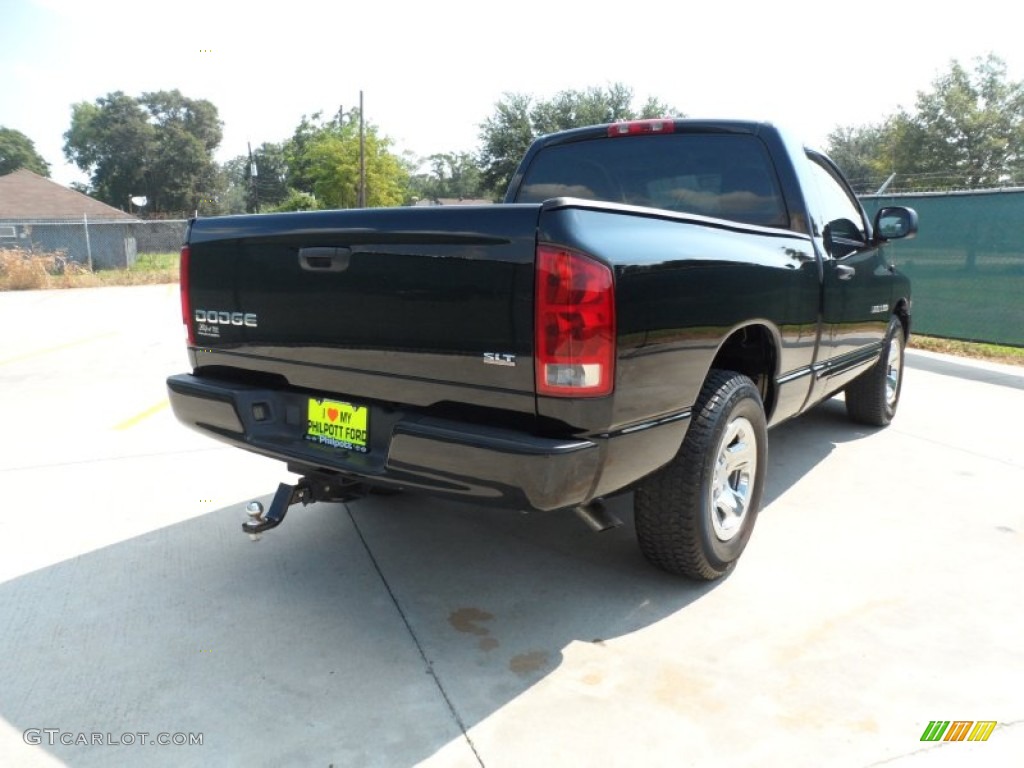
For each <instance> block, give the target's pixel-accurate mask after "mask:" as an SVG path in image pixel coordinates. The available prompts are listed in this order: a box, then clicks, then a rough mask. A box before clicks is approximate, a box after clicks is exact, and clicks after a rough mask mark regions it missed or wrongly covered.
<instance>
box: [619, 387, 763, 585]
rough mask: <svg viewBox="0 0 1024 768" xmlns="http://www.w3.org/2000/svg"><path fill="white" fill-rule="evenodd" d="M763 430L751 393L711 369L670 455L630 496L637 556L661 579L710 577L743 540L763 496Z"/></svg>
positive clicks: (727, 565) (727, 566) (725, 567)
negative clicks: (673, 454) (668, 576)
mask: <svg viewBox="0 0 1024 768" xmlns="http://www.w3.org/2000/svg"><path fill="white" fill-rule="evenodd" d="M766 444H767V427H766V423H765V416H764V407H763V406H762V404H761V397H760V395H759V394H758V391H757V387H755V386H754V382H752V381H751V380H750V379H749V378H747V377H746V376H743V375H742V374H739V373H736V372H734V371H723V370H713V371H712V372H711V373H710V374H709V375H708V378H707V380H706V381H705V382H704V386H703V388H702V389H701V392H700V396H699V397H698V399H697V404H696V406H695V407H694V412H693V416H692V418H691V423H690V428H689V430H688V431H687V433H686V438H685V439H684V440H683V444H682V446H681V447H680V449H679V453H678V454H676V457H675V458H674V459H673V460H672V461H671V462H670V463H669V464H668V465H666V466H665V467H663V468H662V469H660V470H659V471H658V472H656V473H654V474H653V475H651V476H650V477H648V478H646V479H645V480H643V481H642V482H641V484H640V485H639V486H638V487H637V489H636V493H635V494H634V502H633V505H634V515H635V518H636V532H637V540H638V542H639V544H640V550H641V551H642V552H643V554H644V556H645V557H646V558H647V559H648V560H649V561H650V562H651V563H653V564H654V565H656V566H657V567H659V568H661V569H662V570H665V571H668V572H669V573H674V574H680V575H683V576H688V577H690V578H692V579H702V580H711V579H717V578H719V577H720V576H722V575H724V574H725V573H727V572H728V571H729V570H731V569H732V567H733V565H734V564H735V563H736V561H737V560H738V559H739V556H740V554H742V552H743V549H744V548H745V547H746V545H747V541H748V540H749V539H750V534H751V532H752V531H753V528H754V520H755V519H756V517H757V513H758V510H759V509H760V506H761V496H762V493H763V490H764V477H765V462H766V451H765V449H766Z"/></svg>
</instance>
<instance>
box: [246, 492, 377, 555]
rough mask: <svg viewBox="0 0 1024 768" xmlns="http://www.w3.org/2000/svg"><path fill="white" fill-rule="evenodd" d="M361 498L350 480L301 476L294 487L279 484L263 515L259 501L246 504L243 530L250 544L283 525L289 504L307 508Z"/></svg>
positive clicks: (360, 493) (361, 493) (360, 494)
mask: <svg viewBox="0 0 1024 768" xmlns="http://www.w3.org/2000/svg"><path fill="white" fill-rule="evenodd" d="M362 495H363V492H362V489H361V487H360V485H359V483H355V482H351V481H347V482H344V481H341V482H339V481H337V480H333V479H330V480H322V479H318V478H310V477H303V478H302V479H301V480H299V482H297V483H296V484H295V485H288V483H280V484H279V485H278V486H277V491H276V492H275V493H274V499H273V501H271V502H270V508H269V509H268V510H267V511H266V513H264V511H263V505H262V504H261V503H260V502H258V501H250V502H249V503H248V504H246V505H245V513H246V514H247V515H249V519H248V520H246V521H245V522H244V523H242V530H243V531H245V532H246V533H248V534H249V538H250V539H252V540H253V541H259V538H260V534H261V533H263V532H264V531H269V530H270V529H271V528H277V526H279V525H280V524H281V523H282V522H284V517H285V515H287V514H288V507H290V506H292V504H298V503H299V502H302V506H306V505H307V504H312V503H313V502H314V501H351V500H352V499H357V498H359V497H360V496H362Z"/></svg>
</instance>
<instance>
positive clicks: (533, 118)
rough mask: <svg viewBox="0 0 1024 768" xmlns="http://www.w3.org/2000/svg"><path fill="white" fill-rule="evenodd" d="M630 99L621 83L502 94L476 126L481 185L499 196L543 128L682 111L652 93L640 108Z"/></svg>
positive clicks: (559, 128) (549, 129) (629, 90)
mask: <svg viewBox="0 0 1024 768" xmlns="http://www.w3.org/2000/svg"><path fill="white" fill-rule="evenodd" d="M632 103H633V89H632V88H630V87H628V86H626V85H624V84H623V83H613V84H612V85H610V86H608V87H607V88H598V87H590V88H587V89H586V90H583V91H576V90H568V91H561V92H559V93H556V94H555V95H554V96H553V97H552V98H550V99H547V100H539V101H536V102H535V101H534V100H533V97H531V96H529V95H527V94H523V93H507V94H505V96H504V97H503V98H502V99H501V100H500V101H499V102H498V103H497V104H495V111H494V114H493V115H491V116H490V117H488V118H487V119H486V120H485V121H484V123H483V125H482V126H481V131H480V141H481V144H482V145H483V149H482V151H481V153H480V166H481V168H482V181H483V184H484V187H485V188H486V189H488V190H490V191H491V193H492V194H493V195H494V196H495V197H501V196H502V195H503V194H504V191H505V188H506V187H507V186H508V183H509V181H511V179H512V176H513V174H514V173H515V170H516V168H517V167H518V165H519V161H520V160H522V158H523V155H524V154H526V150H527V149H528V148H529V146H530V143H531V142H532V141H533V140H534V139H535V138H537V137H538V136H541V135H543V134H546V133H554V132H555V131H562V130H565V129H568V128H579V127H582V126H587V125H598V124H601V123H611V122H614V121H616V120H634V119H636V118H640V117H669V116H682V113H681V112H680V111H679V110H677V109H675V108H673V107H669V106H668V105H666V104H664V103H663V102H661V101H659V100H657V99H655V98H648V100H647V101H646V102H645V103H644V104H643V106H642V107H641V108H640V110H639V111H638V110H636V109H634V108H633V106H632Z"/></svg>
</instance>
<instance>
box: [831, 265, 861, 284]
mask: <svg viewBox="0 0 1024 768" xmlns="http://www.w3.org/2000/svg"><path fill="white" fill-rule="evenodd" d="M836 274H837V275H838V276H839V279H840V280H849V279H850V278H852V277H853V276H854V275H856V274H857V270H856V269H854V268H853V267H848V266H846V265H845V264H836Z"/></svg>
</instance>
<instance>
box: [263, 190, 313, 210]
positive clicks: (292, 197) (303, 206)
mask: <svg viewBox="0 0 1024 768" xmlns="http://www.w3.org/2000/svg"><path fill="white" fill-rule="evenodd" d="M320 207H321V206H320V203H318V202H317V199H316V198H315V197H314V196H313V195H311V194H310V193H309V192H300V191H299V190H297V189H289V190H288V195H287V196H286V197H285V199H284V200H282V201H281V202H280V203H279V204H278V205H276V206H274V208H273V209H272V210H274V211H318V210H320Z"/></svg>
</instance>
